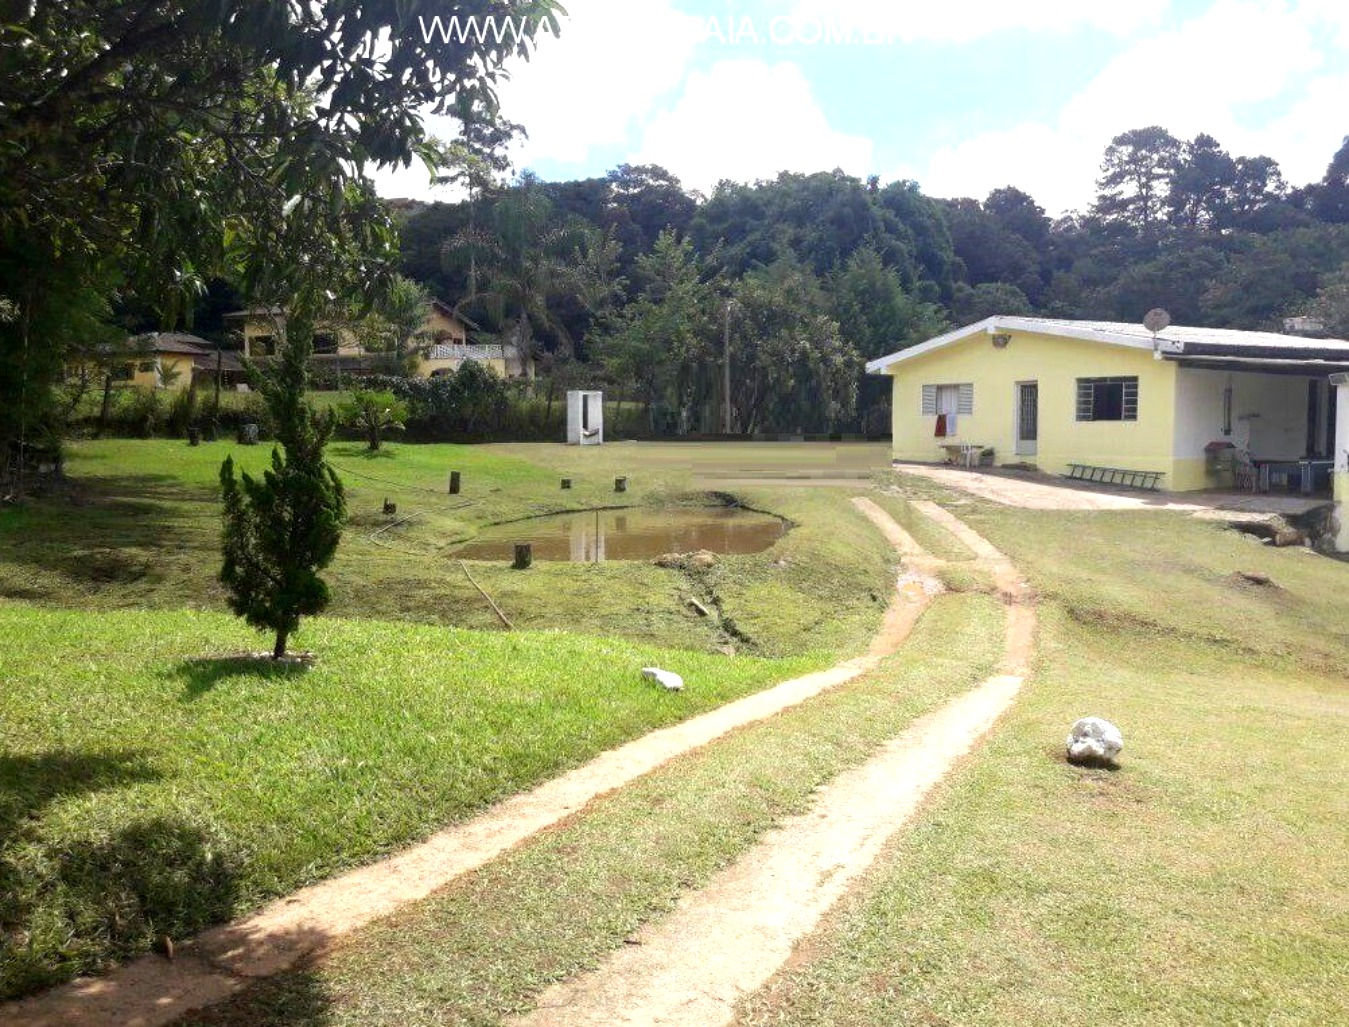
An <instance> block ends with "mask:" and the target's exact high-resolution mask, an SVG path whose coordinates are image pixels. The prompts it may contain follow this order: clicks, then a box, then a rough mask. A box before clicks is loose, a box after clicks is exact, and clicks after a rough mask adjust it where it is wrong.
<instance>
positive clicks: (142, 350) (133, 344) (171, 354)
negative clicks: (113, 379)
mask: <svg viewBox="0 0 1349 1027" xmlns="http://www.w3.org/2000/svg"><path fill="white" fill-rule="evenodd" d="M127 349H128V351H129V353H130V356H131V360H129V361H128V366H129V368H130V374H129V375H128V376H127V380H128V381H130V382H131V383H132V384H133V385H137V386H140V387H141V388H146V389H172V390H174V391H175V392H176V391H178V390H180V389H186V388H188V387H189V386H191V384H192V376H193V374H194V373H195V372H196V370H197V369H198V368H207V367H208V366H209V367H214V360H215V347H214V346H213V345H212V344H211V343H209V342H207V341H206V340H205V339H199V338H198V337H197V336H195V335H188V334H186V333H185V332H150V333H148V334H146V335H137V336H135V337H134V338H132V339H129V340H128V341H127Z"/></svg>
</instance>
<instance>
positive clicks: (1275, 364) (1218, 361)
mask: <svg viewBox="0 0 1349 1027" xmlns="http://www.w3.org/2000/svg"><path fill="white" fill-rule="evenodd" d="M867 370H868V372H870V373H872V374H884V375H889V376H890V377H891V378H892V379H893V396H892V408H891V416H892V419H893V431H894V457H895V459H896V460H900V461H916V462H933V461H939V460H943V459H945V458H947V457H948V455H950V454H951V453H953V452H956V451H958V447H961V446H972V447H989V448H991V449H992V450H993V451H994V455H993V462H994V463H996V464H1020V463H1024V464H1033V465H1035V466H1036V467H1038V468H1040V469H1041V470H1045V471H1049V472H1052V473H1056V474H1064V473H1067V472H1068V471H1069V469H1070V465H1073V464H1078V465H1087V466H1091V467H1101V468H1121V469H1126V470H1130V471H1146V472H1156V473H1160V474H1161V475H1163V477H1162V479H1161V486H1162V487H1163V488H1166V489H1170V490H1175V491H1185V490H1191V489H1201V488H1207V487H1220V486H1226V485H1229V484H1231V480H1230V478H1229V479H1227V480H1223V479H1222V477H1221V476H1220V475H1219V474H1217V473H1215V472H1214V471H1213V469H1212V467H1211V464H1210V462H1209V460H1208V458H1207V456H1206V447H1208V446H1209V445H1210V443H1219V444H1222V443H1230V444H1231V446H1232V447H1234V448H1235V449H1236V450H1239V451H1245V452H1248V453H1249V454H1250V455H1251V457H1252V458H1253V459H1255V460H1256V461H1264V462H1269V463H1271V464H1274V463H1277V462H1281V461H1300V460H1304V459H1319V460H1321V461H1323V462H1325V463H1326V470H1327V472H1328V470H1329V461H1330V460H1331V459H1338V458H1341V457H1342V454H1340V453H1337V452H1335V451H1334V450H1335V435H1336V421H1337V415H1338V418H1339V420H1340V422H1341V426H1342V427H1341V430H1344V428H1343V425H1344V424H1345V423H1349V409H1346V407H1347V406H1349V404H1346V403H1345V402H1344V397H1343V396H1340V397H1338V399H1337V393H1343V392H1345V389H1343V388H1340V389H1337V388H1333V387H1332V385H1331V382H1330V376H1331V375H1332V374H1333V373H1336V372H1344V371H1349V342H1346V341H1343V340H1335V339H1306V338H1298V337H1293V336H1287V335H1278V334H1274V333H1267V332H1241V331H1232V330H1223V329H1207V328H1182V327H1170V328H1166V329H1164V330H1162V331H1161V332H1159V333H1157V335H1156V336H1154V335H1153V333H1151V332H1149V331H1148V330H1147V329H1146V328H1144V327H1143V326H1142V325H1129V324H1118V323H1108V322H1088V321H1060V320H1053V319H1048V318H1027V317H993V318H988V319H987V320H984V321H980V322H979V323H977V324H973V325H968V326H966V327H964V328H959V329H956V330H955V331H953V332H949V333H947V334H945V335H942V336H938V337H937V338H934V339H929V340H928V341H926V342H924V343H921V344H920V345H917V346H913V347H911V348H909V349H905V350H901V351H899V352H897V353H893V354H890V355H889V356H887V357H882V358H881V359H879V360H874V361H872V362H871V363H869V364H868V365H867ZM939 424H940V426H941V427H944V428H945V429H946V434H945V435H944V436H940V437H939V436H938V434H937V433H938V430H939Z"/></svg>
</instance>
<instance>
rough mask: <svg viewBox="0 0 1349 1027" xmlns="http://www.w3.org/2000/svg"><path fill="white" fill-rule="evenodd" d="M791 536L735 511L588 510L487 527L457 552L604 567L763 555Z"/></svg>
mask: <svg viewBox="0 0 1349 1027" xmlns="http://www.w3.org/2000/svg"><path fill="white" fill-rule="evenodd" d="M786 533H787V523H786V522H785V521H783V520H780V519H779V518H777V517H771V516H769V515H768V514H761V513H753V512H751V511H749V510H740V509H737V508H735V507H670V508H663V509H641V508H635V509H629V510H587V511H583V512H581V513H569V514H554V515H553V516H550V517H534V518H531V519H530V520H527V521H516V522H514V523H513V524H499V525H497V526H495V527H491V528H486V529H484V530H483V531H482V533H481V534H479V535H478V537H477V538H475V539H474V540H473V541H472V542H470V543H468V544H467V545H464V546H461V547H460V548H459V549H457V550H455V551H454V554H453V555H454V556H456V557H458V558H459V559H461V560H510V559H511V558H512V557H513V556H514V552H515V544H516V543H517V542H529V543H531V544H532V545H533V547H534V559H535V560H553V561H560V562H568V561H569V562H571V563H603V562H604V561H606V560H650V559H654V558H655V557H657V556H660V555H661V554H663V553H689V552H694V551H695V550H699V549H710V550H711V551H712V552H714V553H759V552H762V551H763V550H765V549H767V548H768V547H769V546H771V545H772V544H773V543H774V542H776V541H777V540H778V539H780V538H781V537H782V536H783V535H785V534H786Z"/></svg>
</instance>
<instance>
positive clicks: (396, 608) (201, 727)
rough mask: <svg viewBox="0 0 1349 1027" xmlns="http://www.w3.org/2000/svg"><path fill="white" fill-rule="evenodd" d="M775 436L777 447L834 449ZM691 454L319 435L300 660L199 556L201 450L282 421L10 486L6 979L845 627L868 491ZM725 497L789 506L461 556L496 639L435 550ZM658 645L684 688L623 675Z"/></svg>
mask: <svg viewBox="0 0 1349 1027" xmlns="http://www.w3.org/2000/svg"><path fill="white" fill-rule="evenodd" d="M787 448H788V449H791V450H792V451H793V452H792V453H788V452H787V451H786V450H785V449H772V454H773V456H772V458H770V460H769V462H770V463H772V461H773V460H781V459H790V460H793V461H796V462H804V463H805V464H809V463H810V462H811V461H815V462H817V463H824V462H827V461H831V460H834V459H835V456H834V450H833V449H832V448H831V447H818V448H813V447H809V446H798V447H787ZM688 452H689V450H688V447H684V448H683V449H681V450H679V451H678V453H679V455H672V451H670V450H665V449H662V448H661V447H650V448H648V447H643V446H622V447H620V446H611V447H606V448H605V449H603V450H599V451H594V450H586V451H582V450H579V449H568V448H566V447H563V446H544V445H535V446H402V445H397V444H394V445H390V446H388V447H387V448H386V450H385V451H383V452H382V453H379V454H369V453H367V452H366V451H365V450H364V449H363V448H362V447H360V446H358V445H348V444H342V443H339V444H335V445H333V446H332V447H330V457H331V459H332V461H333V463H334V464H335V465H336V466H337V468H338V470H339V473H340V474H341V475H342V476H343V477H344V480H345V481H346V483H347V488H348V499H349V506H350V510H351V522H350V524H349V526H348V530H347V532H346V536H345V538H344V542H343V545H342V548H341V550H340V552H339V556H338V559H337V561H336V562H335V564H334V565H333V567H332V568H331V569H330V571H329V572H328V574H327V576H328V578H329V580H330V582H331V583H332V586H333V590H334V595H335V601H334V604H333V607H332V610H331V612H330V614H329V615H325V616H323V617H317V618H311V619H308V620H307V621H306V622H305V624H304V625H303V627H302V629H301V631H300V633H299V635H298V636H297V637H296V638H295V640H294V646H295V647H297V648H307V649H312V650H314V651H315V652H316V653H317V654H318V655H319V660H318V664H317V666H316V667H314V668H313V669H311V670H308V671H302V670H294V669H286V668H276V667H271V666H267V665H260V664H258V663H256V662H253V661H250V660H241V659H237V658H231V654H238V653H240V652H243V651H248V650H253V649H257V648H264V649H265V648H266V645H267V641H268V640H267V639H266V638H264V637H262V636H261V635H258V634H254V633H252V632H250V631H249V630H248V629H247V628H246V627H244V626H243V625H242V624H241V623H240V622H238V621H236V620H235V619H233V618H232V617H230V616H228V615H227V614H226V613H224V612H223V611H224V610H225V602H224V599H225V597H224V594H223V592H222V591H221V589H220V588H219V586H218V585H217V583H216V580H215V575H216V571H217V568H218V566H219V555H218V534H219V502H218V492H217V484H216V482H217V474H218V470H219V465H220V463H221V461H222V460H223V459H224V457H225V456H226V455H233V456H234V458H235V459H236V461H237V462H238V463H239V464H240V465H241V466H242V467H243V468H244V469H246V470H250V471H253V472H258V471H260V470H261V469H262V468H263V467H265V466H266V463H267V461H268V460H269V459H270V447H266V446H260V447H256V448H255V447H238V446H234V445H232V444H228V443H215V444H207V445H203V446H201V447H195V448H194V447H189V446H187V445H185V444H184V443H180V442H170V441H103V442H89V443H82V444H79V445H77V446H75V447H73V450H72V453H71V458H70V462H69V465H68V470H69V473H70V475H71V483H70V486H69V489H68V491H66V492H65V493H63V494H57V495H53V496H48V497H41V498H37V499H34V500H32V501H31V502H29V503H28V504H26V505H25V506H23V507H19V508H8V509H5V510H3V511H0V652H2V653H3V654H4V662H5V667H4V674H5V680H6V690H5V692H4V693H3V694H2V695H0V727H2V728H3V737H4V748H3V751H2V752H0V885H2V887H0V931H2V932H3V935H2V938H3V946H4V947H3V954H0V964H2V965H0V995H15V994H20V993H23V992H25V991H29V990H32V989H34V988H36V987H40V986H43V985H46V984H50V983H54V982H56V981H59V980H64V979H66V978H68V977H70V976H73V975H74V974H76V973H82V972H88V971H95V970H98V969H101V968H104V967H106V966H107V965H109V964H111V963H114V962H116V961H118V960H120V959H124V958H126V957H128V956H130V955H134V954H136V953H138V952H142V951H145V950H146V948H147V947H148V946H149V945H150V944H151V942H152V940H154V939H155V938H158V937H161V936H164V935H167V936H170V937H175V938H179V939H181V938H183V937H185V936H187V935H189V934H191V933H192V932H194V931H196V930H198V929H200V928H201V927H203V926H206V925H208V924H210V923H214V922H218V921H220V920H223V919H227V918H229V917H231V916H234V915H237V914H239V913H240V912H242V911H245V910H248V909H250V908H253V907H255V906H256V905H257V904H258V903H259V902H261V901H263V900H264V899H266V898H269V897H272V896H276V895H280V894H284V893H286V892H288V891H290V890H292V889H294V888H296V887H298V886H300V885H302V884H305V883H308V882H310V881H314V880H317V879H320V878H322V877H325V876H327V875H329V874H331V873H333V872H335V871H337V870H340V869H342V868H344V867H348V866H351V865H353V864H355V863H359V862H363V861H367V860H370V859H373V858H376V857H378V856H379V855H381V854H384V853H386V852H389V851H391V850H393V849H396V848H398V847H400V846H403V845H406V844H407V843H409V842H411V841H414V840H416V839H419V838H422V837H424V836H426V835H427V834H429V833H431V832H432V831H434V830H435V829H436V828H438V827H440V826H442V825H444V824H445V823H447V822H451V821H454V820H457V819H461V818H463V817H466V816H469V815H471V814H472V813H473V812H474V811H476V810H479V809H482V808H483V807H484V806H486V805H488V804H490V803H491V802H493V801H494V800H497V799H500V798H502V797H504V796H508V795H510V794H513V793H516V792H518V791H520V790H522V789H525V788H528V787H529V786H531V785H533V784H535V783H538V782H540V781H542V780H544V779H546V778H549V777H552V776H555V775H556V774H558V773H560V772H561V771H564V770H566V769H568V768H569V767H572V766H574V765H576V764H578V763H580V762H582V761H584V760H585V759H587V758H589V757H590V756H593V755H595V754H596V753H598V752H600V751H602V750H604V749H606V748H610V747H612V746H613V745H616V744H618V743H620V742H622V741H625V740H628V739H631V738H633V737H635V736H638V735H640V734H643V733H645V732H647V731H649V730H651V729H653V728H656V727H660V726H662V725H664V724H668V723H671V722H673V721H675V720H679V719H682V718H685V717H687V716H690V715H693V714H695V713H698V712H701V711H703V710H706V709H709V708H711V707H713V706H716V705H719V704H721V703H724V702H726V701H728V700H729V699H732V698H736V697H738V696H741V695H744V694H746V693H748V692H752V691H755V690H758V689H761V688H763V687H765V686H768V685H771V684H774V683H776V682H778V681H781V680H784V679H786V678H789V677H792V676H795V675H797V674H799V673H802V672H804V671H806V670H808V669H815V668H817V667H820V666H823V665H825V664H827V663H829V662H831V661H832V660H833V659H834V658H835V657H836V656H837V655H839V654H846V655H853V654H854V653H856V652H858V651H861V650H862V649H864V648H865V646H866V644H867V641H868V640H869V638H870V636H871V634H872V632H873V631H874V630H875V627H876V625H877V623H878V621H879V618H880V614H881V612H882V610H883V609H884V607H885V604H886V602H887V601H888V598H889V593H890V590H891V581H892V577H891V575H892V571H893V566H894V554H893V551H892V550H891V549H890V548H889V547H888V545H887V544H886V543H885V541H884V540H883V538H882V537H881V536H880V534H879V533H878V532H876V531H875V529H874V528H873V527H872V526H871V525H870V524H869V523H868V522H867V521H866V520H865V519H864V518H863V517H862V516H861V515H860V514H858V513H857V512H856V510H855V509H853V507H852V505H851V504H850V503H849V501H848V500H849V497H850V496H851V495H853V494H854V491H856V490H853V489H851V488H844V489H827V490H823V491H815V492H811V493H803V494H800V495H798V494H797V491H798V490H795V489H790V488H778V489H763V490H759V491H756V492H755V493H754V494H753V495H752V496H736V497H728V496H724V495H712V494H709V492H708V490H707V489H705V488H701V489H700V488H698V487H695V485H694V476H695V475H696V474H697V473H698V471H699V467H698V466H697V464H696V462H691V461H690V459H689V457H688ZM728 452H730V451H722V452H720V453H718V456H717V460H721V459H723V458H725V457H726V455H727V453H728ZM756 452H759V450H758V448H757V447H749V448H747V449H745V450H743V451H741V452H740V453H739V455H736V454H735V453H731V454H730V455H731V464H736V463H738V462H744V461H745V460H746V459H748V458H749V457H750V456H751V455H752V454H753V453H756ZM764 452H767V450H764ZM849 456H850V459H853V460H861V461H862V462H867V461H871V460H873V459H877V460H878V459H883V456H884V454H883V451H882V450H880V449H878V448H876V447H860V448H858V449H856V450H853V451H850V454H849ZM713 462H716V461H713ZM751 464H752V461H751ZM450 470H458V471H459V472H460V473H461V476H462V478H461V480H462V489H461V493H460V494H459V495H457V496H450V495H448V494H447V489H446V482H447V478H448V474H449V471H450ZM618 475H624V476H627V477H628V478H629V481H630V489H629V491H628V492H627V493H621V494H620V493H616V492H615V491H614V488H613V479H614V477H616V476H618ZM562 476H568V477H571V478H573V479H574V482H575V488H573V489H572V490H570V491H566V492H564V491H562V490H561V489H560V488H559V487H558V486H559V483H558V479H559V478H560V477H562ZM859 484H864V483H859ZM385 498H389V499H391V500H392V501H394V502H396V503H397V505H398V517H397V518H389V517H385V516H384V515H383V513H382V511H381V507H382V504H383V501H384V499H385ZM742 500H743V501H747V502H752V503H753V504H754V505H756V506H762V507H763V508H765V509H770V510H771V511H772V512H774V513H776V514H777V515H779V516H781V517H784V518H786V519H789V520H790V522H791V524H792V526H793V527H792V531H791V532H790V533H789V534H788V535H787V536H786V537H785V538H784V539H782V540H781V541H780V542H779V543H778V544H777V545H775V546H774V547H773V548H772V549H770V550H768V551H767V552H764V553H759V554H752V555H748V556H743V557H727V558H726V559H724V560H722V561H720V562H719V563H718V564H717V565H716V566H715V567H712V568H710V569H705V570H699V571H681V570H667V569H663V568H659V567H655V566H654V565H653V564H651V563H648V562H644V561H635V562H629V563H608V564H577V565H572V564H546V563H540V564H536V565H535V567H534V568H532V569H531V570H530V571H528V572H516V571H512V570H509V569H508V568H507V567H506V566H505V565H504V564H492V563H475V564H473V565H472V572H473V575H474V577H475V578H476V579H477V580H478V583H479V584H481V585H482V586H483V587H484V588H486V589H487V590H488V591H489V592H490V593H491V594H492V595H493V597H494V598H495V599H496V601H497V602H498V604H499V605H501V606H502V607H504V608H505V610H506V611H507V612H508V614H509V616H510V617H511V619H512V620H513V622H514V624H515V626H516V627H517V628H519V629H521V630H520V631H518V632H516V633H509V634H508V633H505V632H503V631H502V630H501V624H500V622H499V621H498V620H497V618H496V615H495V613H494V612H493V611H492V610H491V607H490V606H489V605H488V603H487V601H486V600H484V599H483V597H482V596H481V595H480V594H479V593H478V591H477V589H476V588H475V587H474V586H473V585H472V584H471V583H470V582H469V581H468V579H467V577H466V575H465V574H464V573H463V569H462V568H461V567H460V565H459V563H458V561H457V560H456V559H455V557H454V555H453V547H454V545H455V544H456V543H457V542H458V541H461V540H463V539H466V538H469V537H472V535H473V534H474V533H476V532H477V531H478V530H480V529H481V528H482V527H483V526H485V525H488V524H493V523H499V522H502V521H508V520H517V519H519V518H522V517H530V516H534V515H538V514H546V513H552V512H557V511H560V510H565V509H577V508H590V507H594V506H607V505H648V506H664V505H670V504H695V505H696V504H707V503H713V502H729V501H742ZM691 599H696V600H698V601H699V602H700V603H701V604H703V606H704V609H706V610H708V611H709V614H710V615H709V616H702V615H700V614H699V613H698V612H697V611H696V609H695V608H694V607H693V606H692V604H691V603H690V600H691ZM447 628H448V629H450V630H447ZM465 628H468V629H483V630H482V631H471V632H470V631H464V630H459V629H465ZM489 632H490V633H489ZM653 664H655V665H659V666H663V667H666V668H669V669H671V670H674V671H677V672H679V673H681V674H683V675H684V676H685V678H686V680H687V681H688V682H689V688H688V690H687V691H686V692H685V693H683V694H682V695H679V696H670V695H667V694H665V693H664V692H662V691H660V690H658V689H656V688H654V686H652V685H650V683H648V682H645V681H643V679H641V678H640V677H639V675H638V671H639V669H640V668H641V667H643V666H650V665H653Z"/></svg>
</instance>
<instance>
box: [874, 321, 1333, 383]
mask: <svg viewBox="0 0 1349 1027" xmlns="http://www.w3.org/2000/svg"><path fill="white" fill-rule="evenodd" d="M1010 332H1034V333H1036V334H1039V335H1049V336H1055V337H1058V338H1063V339H1078V340H1080V341H1083V342H1097V343H1103V344H1105V345H1111V346H1127V347H1130V348H1133V349H1146V350H1152V351H1154V352H1155V353H1156V354H1157V355H1158V356H1159V357H1160V358H1163V359H1168V360H1185V359H1186V358H1225V359H1226V360H1228V361H1232V360H1238V361H1240V360H1252V361H1278V362H1279V363H1281V364H1284V365H1287V364H1290V363H1292V364H1299V365H1301V364H1304V363H1305V364H1306V365H1307V368H1306V372H1305V373H1308V374H1316V373H1319V372H1320V371H1321V370H1323V369H1325V370H1338V369H1339V368H1338V366H1335V367H1331V368H1328V369H1327V368H1325V365H1326V364H1327V363H1329V364H1332V365H1341V364H1349V341H1346V340H1344V339H1308V338H1305V337H1303V336H1298V335H1281V334H1279V333H1277V332H1244V331H1238V330H1236V329H1233V328H1187V327H1184V326H1182V325H1172V326H1171V327H1169V328H1165V329H1163V330H1162V331H1160V332H1158V333H1157V334H1156V335H1153V333H1152V332H1150V331H1148V330H1147V329H1146V328H1144V327H1143V326H1142V325H1141V324H1138V325H1135V324H1126V323H1124V322H1119V321H1066V320H1060V319H1058V318H1050V317H989V318H985V319H984V320H982V321H979V322H977V323H976V324H972V325H966V326H965V327H964V328H957V329H955V330H954V331H951V332H947V333H946V334H945V335H939V336H937V337H936V338H934V339H928V340H927V341H926V342H922V343H919V344H918V345H917V346H910V347H909V348H908V349H902V350H900V351H899V352H897V353H891V354H890V355H889V356H884V357H881V358H880V359H878V360H872V361H870V362H869V363H868V364H867V373H868V374H882V373H884V372H885V371H886V370H887V369H888V368H890V367H891V366H893V365H894V364H898V363H902V362H903V361H905V360H912V359H913V358H914V357H918V356H922V355H923V354H924V353H931V352H932V351H933V350H936V349H941V348H942V347H944V346H950V345H952V344H954V343H957V342H961V341H963V340H965V339H969V338H971V337H973V336H976V335H981V334H982V335H1001V334H1006V333H1010ZM1252 369H1253V370H1254V369H1256V368H1252ZM1285 373H1286V371H1285Z"/></svg>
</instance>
